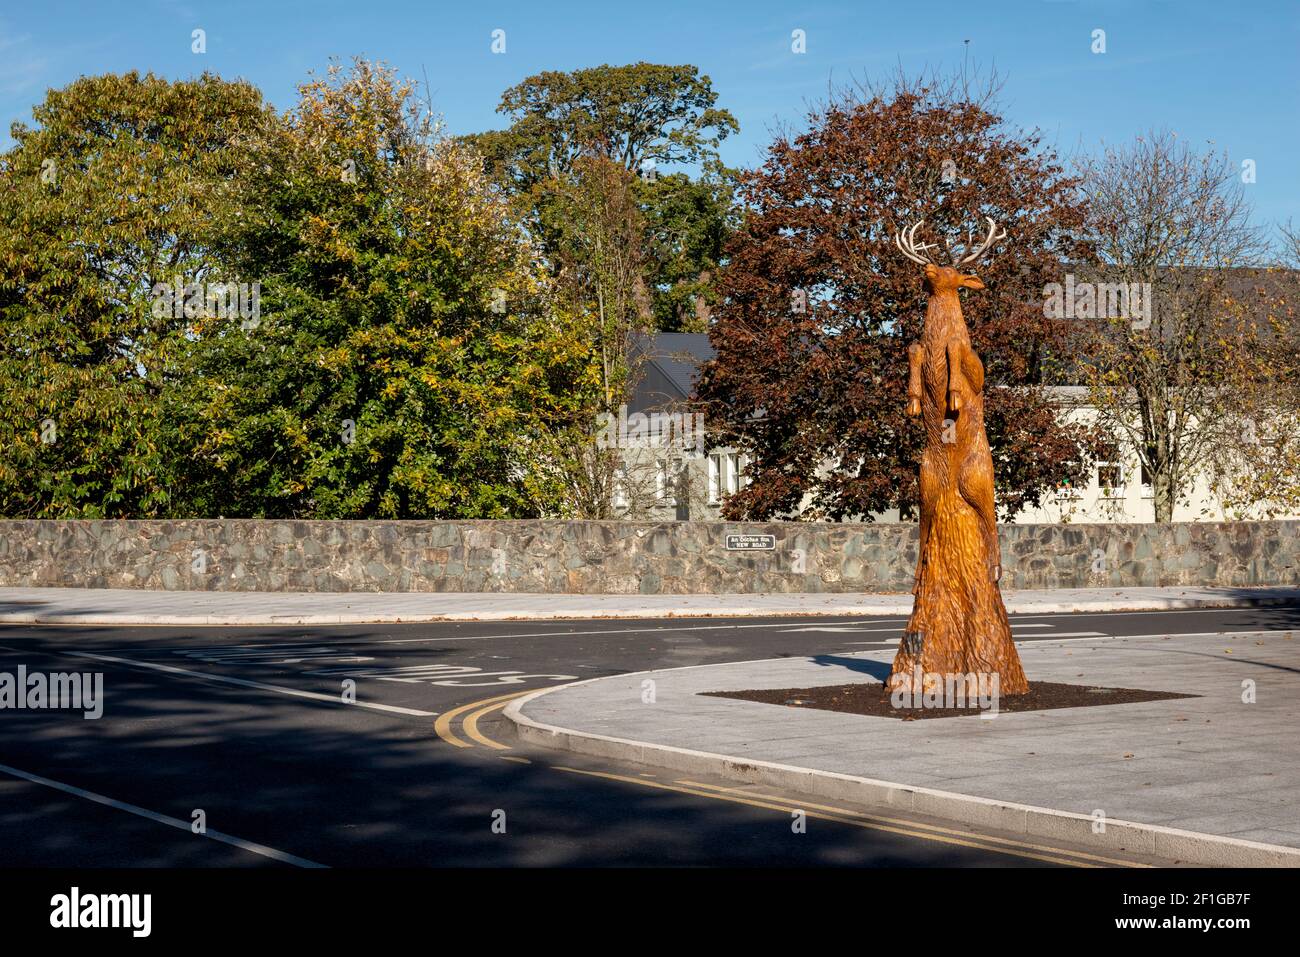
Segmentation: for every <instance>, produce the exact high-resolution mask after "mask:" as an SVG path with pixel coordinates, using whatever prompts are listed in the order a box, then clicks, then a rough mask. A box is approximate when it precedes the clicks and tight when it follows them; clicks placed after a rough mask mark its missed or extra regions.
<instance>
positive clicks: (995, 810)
mask: <svg viewBox="0 0 1300 957" xmlns="http://www.w3.org/2000/svg"><path fill="white" fill-rule="evenodd" d="M1162 617H1165V616H1152V618H1154V619H1159V618H1162ZM1153 624H1155V626H1156V629H1157V630H1158V625H1159V623H1158V622H1153ZM1013 627H1014V625H1013ZM1025 627H1026V625H1025V624H1024V623H1022V624H1021V625H1020V631H1021V633H1022V634H1023V632H1024V630H1025ZM1028 627H1034V625H1033V624H1029V625H1028ZM1297 634H1300V632H1297V631H1292V630H1283V629H1277V630H1273V629H1270V630H1257V631H1244V632H1237V633H1234V634H1227V633H1222V632H1206V633H1201V634H1182V635H1178V636H1176V637H1175V636H1172V635H1160V634H1154V635H1150V636H1147V637H1108V636H1071V637H1068V638H1062V639H1058V640H1050V639H1049V640H1038V641H1029V642H1023V643H1019V649H1020V654H1021V656H1022V660H1023V662H1024V665H1025V671H1026V672H1027V673H1028V674H1029V675H1030V678H1031V680H1043V681H1059V682H1067V683H1071V684H1088V685H1097V686H1109V687H1124V688H1141V689H1146V690H1153V691H1173V692H1180V693H1183V694H1192V695H1196V696H1197V697H1192V698H1183V699H1177V700H1172V699H1167V700H1161V701H1151V702H1145V703H1130V704H1119V705H1109V706H1106V705H1102V706H1097V707H1083V708H1066V709H1060V710H1050V711H1037V712H1027V713H1007V712H1002V713H999V714H997V715H996V716H995V717H992V718H991V719H989V718H988V716H987V715H981V716H978V717H976V716H962V717H950V718H939V719H927V720H920V721H900V720H897V719H894V718H882V717H868V716H861V715H854V714H846V713H839V712H831V711H824V710H811V709H807V708H798V707H787V706H783V705H775V704H764V703H757V702H752V701H743V700H737V699H729V698H717V697H706V696H703V694H702V693H703V692H710V691H734V690H748V689H763V688H766V689H773V688H805V687H813V686H821V685H839V684H848V683H874V682H878V681H880V680H882V679H883V678H884V677H885V676H887V675H888V673H889V662H890V661H891V660H892V658H893V655H894V650H895V646H896V644H897V636H896V635H890V636H889V637H886V636H885V635H883V634H882V635H879V640H876V641H874V642H873V641H861V642H855V644H857V645H861V646H866V647H863V648H862V649H861V650H853V651H847V652H839V653H828V654H815V655H800V656H791V657H782V658H775V659H767V660H752V661H743V662H728V663H723V664H714V665H705V666H692V667H685V668H673V669H658V670H651V671H644V672H639V673H634V674H626V675H616V676H611V677H604V678H599V679H593V680H589V681H585V682H580V683H574V684H569V685H565V686H562V687H559V688H554V689H546V690H543V691H540V692H535V693H533V694H530V695H528V696H526V697H523V698H519V699H516V700H515V701H513V702H512V703H511V704H510V705H509V706H508V707H507V708H506V712H505V713H506V717H507V718H508V719H509V720H511V721H513V722H514V723H515V724H516V726H517V730H518V732H519V734H520V737H521V739H522V740H523V741H525V742H526V743H528V744H531V745H534V746H538V747H551V748H559V749H563V750H567V751H573V752H579V753H582V754H585V755H589V756H596V757H602V758H606V759H611V760H625V761H635V762H639V763H642V764H645V765H648V766H656V767H666V768H671V769H673V770H674V771H677V772H682V773H686V774H711V775H716V776H721V777H724V778H727V779H730V780H732V781H734V782H736V783H738V784H744V785H748V786H753V785H764V786H769V787H781V788H787V789H790V790H794V791H798V792H800V793H803V794H808V795H811V796H813V798H814V799H818V800H822V801H850V800H851V801H855V802H857V803H858V804H859V805H861V806H867V807H875V808H879V809H882V811H884V812H894V813H902V814H928V815H933V816H935V817H937V818H941V819H944V820H949V821H955V822H960V823H964V824H969V825H980V826H985V827H989V828H994V829H996V830H998V831H999V832H1002V833H1009V834H1013V835H1019V836H1020V837H1021V839H1022V840H1034V839H1037V840H1051V841H1069V842H1073V843H1074V844H1075V845H1077V846H1083V847H1089V848H1093V849H1094V850H1096V851H1097V852H1115V851H1120V850H1123V851H1127V852H1134V851H1137V852H1140V853H1146V854H1151V855H1154V856H1156V857H1160V858H1165V859H1171V860H1177V861H1180V862H1184V863H1192V864H1201V865H1211V866H1291V867H1295V866H1300V806H1298V805H1297V803H1296V800H1295V795H1296V794H1297V792H1298V791H1300V746H1297V743H1296V729H1297V727H1300V695H1297V676H1298V675H1300V639H1297V638H1296V635H1297ZM864 637H865V636H864ZM872 645H876V646H879V647H871V646H872ZM812 806H813V807H816V806H817V805H816V804H813V805H812Z"/></svg>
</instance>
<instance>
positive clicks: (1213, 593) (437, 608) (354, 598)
mask: <svg viewBox="0 0 1300 957" xmlns="http://www.w3.org/2000/svg"><path fill="white" fill-rule="evenodd" d="M1003 600H1004V601H1005V603H1006V606H1007V611H1008V612H1009V613H1010V614H1054V613H1070V612H1122V611H1158V610H1171V609H1188V608H1255V607H1268V606H1277V605H1286V604H1293V603H1298V602H1300V588H1291V587H1241V588H1198V587H1192V586H1183V585H1173V586H1167V587H1159V588H1062V589H1050V590H1047V589H1044V590H1030V589H1026V590H1020V591H1010V590H1009V591H1004V592H1003ZM911 611H912V596H911V595H896V594H879V595H865V594H855V593H847V594H801V593H789V594H761V595H550V594H528V593H522V594H515V593H497V592H489V593H484V592H475V593H472V594H471V593H451V592H449V593H423V592H420V593H413V592H383V593H356V592H253V591H247V592H245V591H238V592H232V591H220V592H218V591H150V590H144V589H129V588H90V589H82V588H0V624H81V625H230V626H242V625H340V624H368V623H384V622H388V623H397V622H433V621H512V620H547V619H571V618H586V619H594V618H635V619H646V618H701V617H736V616H754V615H759V616H807V615H834V616H846V615H903V616H907V615H909V614H910V613H911Z"/></svg>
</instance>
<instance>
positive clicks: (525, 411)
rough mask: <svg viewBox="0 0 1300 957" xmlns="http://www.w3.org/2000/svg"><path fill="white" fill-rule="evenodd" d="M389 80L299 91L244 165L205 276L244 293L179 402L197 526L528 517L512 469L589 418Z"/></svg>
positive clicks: (481, 213) (536, 271) (440, 157)
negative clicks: (247, 288) (256, 285)
mask: <svg viewBox="0 0 1300 957" xmlns="http://www.w3.org/2000/svg"><path fill="white" fill-rule="evenodd" d="M428 117H429V114H428V110H427V109H426V108H425V107H424V105H422V104H420V103H419V102H417V100H416V99H415V97H414V94H413V89H412V87H411V86H410V85H409V84H407V83H405V82H403V81H401V80H400V79H399V78H398V77H397V76H396V75H395V73H394V72H393V71H391V70H390V69H388V68H386V67H383V66H382V65H377V64H373V63H369V62H366V61H361V60H359V61H357V62H356V63H355V64H354V66H353V67H352V68H351V69H350V70H348V71H343V70H342V69H340V68H339V67H337V66H335V67H332V68H331V69H330V71H329V74H328V76H326V77H324V78H317V79H313V80H311V81H310V82H308V83H306V84H305V85H304V86H303V87H302V88H301V99H300V102H299V103H298V105H297V107H296V108H294V109H293V110H292V111H290V112H289V113H288V114H287V115H285V116H284V117H283V118H282V122H281V123H280V124H278V125H277V126H276V127H275V128H272V129H270V130H268V131H266V132H265V133H263V134H262V135H261V136H259V137H258V138H257V139H256V140H255V141H253V142H250V143H249V144H248V145H249V149H248V150H247V151H246V154H245V155H246V156H247V158H248V160H247V163H246V164H245V166H244V168H243V169H241V171H240V177H239V179H240V182H241V184H242V186H241V189H242V192H241V196H240V199H239V202H238V203H236V204H233V205H232V207H231V210H230V219H229V221H228V223H227V231H226V235H227V237H228V243H227V245H226V247H224V248H223V249H222V250H221V251H220V252H221V255H222V256H223V257H225V258H227V259H229V260H231V261H233V262H235V263H237V264H238V266H239V268H240V270H241V271H242V273H247V274H249V275H256V276H257V278H258V279H259V281H260V288H261V308H260V317H259V321H258V323H257V324H256V326H255V327H253V328H247V326H248V325H249V324H248V322H247V321H246V320H243V319H242V318H239V317H234V318H232V317H229V316H227V317H224V318H219V319H216V320H214V321H213V322H212V323H211V324H210V325H209V326H207V327H206V328H204V329H203V330H202V334H201V335H200V337H199V338H198V340H197V342H196V344H195V356H196V359H195V370H196V374H195V376H193V377H192V378H191V380H190V381H189V382H188V384H187V388H186V389H185V390H183V391H182V392H179V393H178V399H177V405H176V417H177V419H178V421H179V422H180V423H181V425H180V431H181V432H182V433H183V434H184V435H185V436H186V437H187V439H188V441H190V442H192V443H193V445H194V448H195V449H196V454H195V461H194V468H193V475H192V478H191V483H192V484H193V485H194V486H195V487H196V489H197V492H196V494H197V496H198V501H197V503H196V504H197V507H198V508H199V509H200V510H202V511H204V512H206V513H220V514H241V515H258V516H314V517H321V518H345V517H347V518H365V517H388V518H414V517H428V518H453V517H455V518H498V517H510V516H521V515H531V514H538V513H540V512H544V511H547V510H549V509H550V508H551V507H552V505H553V498H554V494H555V491H554V488H553V483H552V482H551V481H550V480H549V478H548V476H547V473H546V471H545V470H544V469H542V468H541V463H539V462H538V461H537V460H536V459H535V458H534V457H533V456H532V455H530V454H528V453H529V452H530V450H536V449H538V448H550V447H553V446H555V445H562V444H563V441H564V440H563V438H562V436H563V435H564V434H565V433H566V430H567V429H569V428H571V427H574V426H575V424H578V423H583V424H585V422H586V421H587V420H588V419H589V418H590V412H589V408H590V403H591V401H592V398H591V397H592V396H594V395H595V393H596V390H597V388H598V381H599V377H598V374H597V371H596V368H595V366H594V363H593V360H592V355H591V349H590V346H589V344H588V343H587V342H585V341H584V340H583V338H582V337H581V336H580V335H578V327H577V325H576V318H575V317H574V316H573V315H572V314H571V313H568V312H565V311H564V310H563V308H562V307H561V305H560V302H559V300H558V298H557V297H556V296H555V295H554V290H553V288H552V283H551V280H550V278H549V277H548V275H547V274H546V272H545V271H544V270H542V269H540V268H539V267H538V266H537V265H536V263H535V256H534V251H533V250H532V249H531V248H530V246H529V245H528V243H527V242H526V241H525V238H524V236H523V234H522V233H521V231H520V228H519V225H518V223H516V222H515V221H514V220H513V219H512V218H511V216H510V215H509V210H508V208H507V205H506V203H505V201H504V200H503V199H502V198H500V197H499V196H498V194H497V193H496V191H495V190H494V189H493V188H492V185H491V183H490V182H489V180H488V179H487V178H486V176H485V175H484V173H483V171H482V162H481V159H480V158H479V157H478V156H477V155H475V154H474V153H473V152H472V151H471V150H470V149H468V148H466V146H465V145H464V144H461V143H458V142H455V141H452V140H449V139H446V138H445V137H443V136H441V135H440V133H439V131H438V130H437V128H436V127H435V126H434V125H433V124H432V123H431V122H430V120H429V118H428Z"/></svg>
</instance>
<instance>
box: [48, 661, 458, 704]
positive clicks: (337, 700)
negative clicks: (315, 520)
mask: <svg viewBox="0 0 1300 957" xmlns="http://www.w3.org/2000/svg"><path fill="white" fill-rule="evenodd" d="M63 654H67V655H72V656H73V657H74V658H93V659H95V660H96V661H111V662H113V663H115V664H119V665H130V666H131V667H133V668H149V669H151V670H153V671H163V672H166V673H167V674H174V675H188V676H189V677H191V678H201V679H202V680H204V681H217V682H220V683H222V684H228V685H238V686H239V687H241V688H256V689H257V690H259V691H274V692H275V693H276V694H285V695H291V696H293V697H295V698H310V699H312V700H313V701H327V702H329V703H330V704H337V705H341V706H342V707H344V708H368V709H369V710H371V711H386V712H389V713H390V714H407V715H412V716H414V717H417V718H432V717H436V716H437V714H438V712H436V711H418V710H416V709H415V708H399V707H398V706H397V705H392V704H379V703H377V702H373V701H353V702H344V700H343V698H342V696H341V695H328V694H320V693H319V692H316V691H300V690H299V689H297V688H284V687H281V686H280V685H268V684H263V683H262V682H260V681H246V680H244V679H243V678H231V677H229V676H227V675H212V674H207V673H205V672H202V671H189V670H188V669H186V668H177V667H174V666H173V665H159V664H154V663H153V662H150V661H134V660H132V659H130V658H117V657H114V656H112V655H92V654H91V653H90V652H88V651H67V652H63Z"/></svg>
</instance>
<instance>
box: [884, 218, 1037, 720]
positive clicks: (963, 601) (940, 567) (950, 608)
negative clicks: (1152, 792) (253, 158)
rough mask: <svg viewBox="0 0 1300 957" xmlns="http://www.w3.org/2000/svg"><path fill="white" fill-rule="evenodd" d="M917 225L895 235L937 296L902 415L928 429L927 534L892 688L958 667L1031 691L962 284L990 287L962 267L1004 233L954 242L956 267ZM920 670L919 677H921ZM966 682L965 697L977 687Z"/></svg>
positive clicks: (913, 685)
mask: <svg viewBox="0 0 1300 957" xmlns="http://www.w3.org/2000/svg"><path fill="white" fill-rule="evenodd" d="M920 226H921V222H918V223H916V224H915V225H914V226H912V227H911V228H910V229H907V230H903V231H902V232H901V233H897V234H895V236H894V243H895V245H896V246H897V247H898V249H899V251H900V252H901V253H902V254H903V255H904V256H906V257H907V258H908V259H910V260H911V261H912V262H914V263H917V264H918V265H921V266H924V267H925V283H926V288H927V290H928V292H929V294H930V300H929V303H928V305H927V307H926V311H925V327H924V329H923V331H922V333H921V341H920V342H916V343H913V344H912V345H911V346H910V347H909V348H908V351H907V359H908V379H907V414H908V415H911V416H917V415H919V416H920V417H921V421H922V423H923V424H924V426H925V451H924V452H923V453H922V456H921V481H920V487H921V539H920V550H919V554H918V557H917V565H916V579H915V586H914V587H913V590H912V591H913V594H914V595H915V596H916V599H915V603H914V604H913V606H912V617H911V619H910V620H909V622H908V625H907V633H906V634H905V635H904V637H903V643H902V647H901V648H900V650H899V652H898V655H897V657H896V658H895V659H894V665H893V670H892V671H891V673H890V677H889V687H890V689H891V690H895V689H900V688H901V689H903V690H906V691H909V692H911V693H913V694H920V693H922V692H928V691H932V690H933V687H932V685H933V684H935V683H937V682H945V681H947V680H953V679H954V678H956V677H957V676H969V675H981V676H986V675H997V682H998V688H999V693H1000V694H1004V695H1015V694H1023V693H1024V692H1026V691H1028V690H1029V683H1028V682H1027V681H1026V679H1025V673H1024V669H1023V668H1021V666H1020V655H1019V654H1018V653H1017V652H1016V646H1015V645H1014V644H1013V643H1012V640H1011V626H1010V624H1009V623H1008V621H1007V612H1006V607H1005V606H1004V605H1003V604H1002V593H1001V591H1000V590H999V588H998V579H999V578H1001V576H1002V565H1001V549H1000V547H999V544H998V528H997V517H996V513H995V512H994V507H993V456H992V454H991V453H990V452H989V440H988V436H987V435H986V434H985V431H984V395H983V389H984V366H983V364H982V363H981V362H980V360H979V357H978V356H977V355H975V352H974V350H973V349H972V348H971V344H970V333H969V332H968V330H967V328H966V320H965V318H964V317H963V316H962V313H961V300H960V299H958V296H957V291H958V290H959V289H962V288H965V289H976V290H978V289H983V288H984V284H983V283H982V282H980V281H979V279H978V278H977V277H975V276H974V275H971V274H970V273H965V272H962V271H961V267H963V266H966V265H967V264H969V263H973V262H975V261H976V260H977V259H979V258H980V257H981V256H982V255H984V253H985V252H987V251H988V249H989V247H990V246H992V245H993V244H994V243H995V242H997V241H998V240H1000V239H1005V238H1006V232H1005V231H1001V232H1000V231H998V229H997V227H996V226H995V225H994V222H993V220H992V219H989V220H988V228H989V231H988V235H987V236H986V237H985V239H984V241H983V243H981V244H980V245H979V246H978V247H977V248H975V249H973V250H971V249H958V250H955V251H954V250H953V249H952V248H951V247H950V248H949V254H950V258H951V262H952V265H950V266H939V265H936V264H935V263H934V262H932V261H931V258H930V256H929V252H928V251H929V250H931V249H935V248H937V247H935V246H934V245H933V244H928V243H927V244H924V245H921V246H918V245H917V244H916V231H917V229H918V228H919V227H920ZM918 678H919V679H920V682H921V686H920V687H918V686H917V680H918ZM981 690H982V689H977V688H976V686H975V685H974V684H970V685H969V687H968V689H967V692H968V693H969V694H972V695H973V694H976V693H980V691H981Z"/></svg>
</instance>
